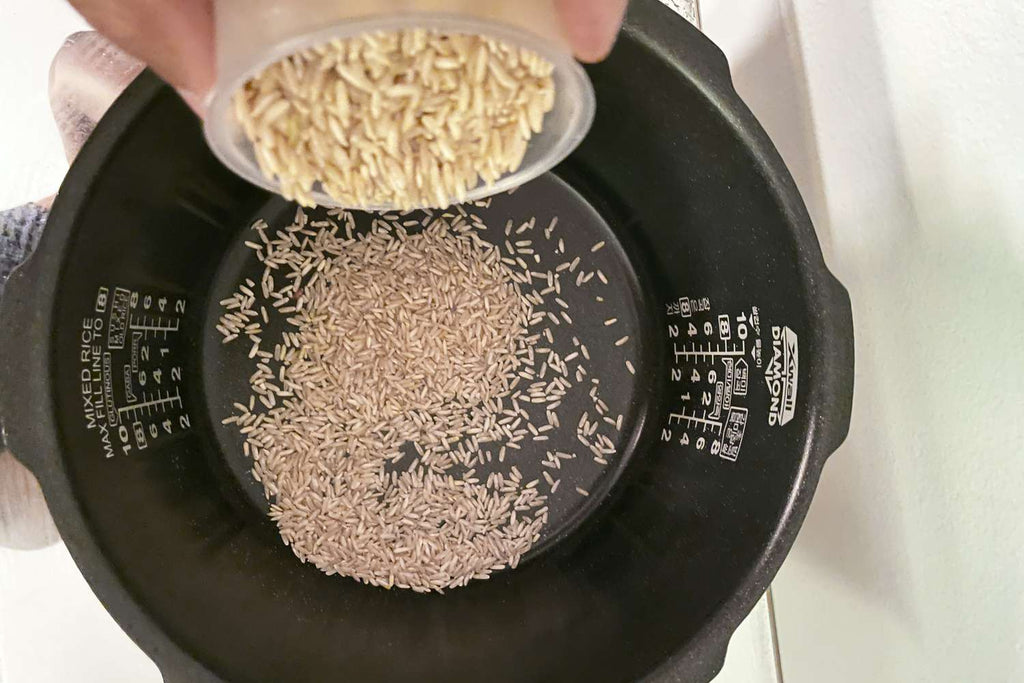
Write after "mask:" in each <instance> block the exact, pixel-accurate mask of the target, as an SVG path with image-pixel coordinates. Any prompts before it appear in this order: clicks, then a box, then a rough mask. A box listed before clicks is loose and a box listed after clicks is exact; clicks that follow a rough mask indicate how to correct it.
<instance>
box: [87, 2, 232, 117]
mask: <svg viewBox="0 0 1024 683" xmlns="http://www.w3.org/2000/svg"><path fill="white" fill-rule="evenodd" d="M70 2H71V4H72V5H73V6H74V7H75V9H77V10H78V11H79V12H81V14H82V16H83V17H85V19H86V20H87V21H88V22H89V23H90V24H92V26H93V27H94V28H95V29H96V30H98V31H99V32H100V33H102V34H103V35H105V36H106V37H107V38H109V39H110V40H111V41H112V42H114V43H116V44H117V45H119V46H120V47H121V48H122V49H123V50H124V51H125V52H127V53H129V54H131V55H133V56H135V57H137V58H139V59H141V60H142V61H144V62H146V63H147V64H149V65H150V66H151V67H152V68H153V70H154V71H156V72H157V73H158V74H160V75H161V76H162V77H163V78H164V79H165V80H167V82H169V83H170V84H171V85H173V86H174V87H176V88H177V89H178V90H179V91H181V93H182V96H183V97H184V98H185V100H186V101H188V102H189V104H190V105H193V108H195V105H196V104H198V102H199V101H201V99H202V97H203V96H204V95H205V94H206V93H207V92H208V91H209V89H210V88H211V87H213V82H214V78H215V77H216V72H215V68H214V61H213V60H214V53H213V6H212V3H211V0H166V1H165V0H70Z"/></svg>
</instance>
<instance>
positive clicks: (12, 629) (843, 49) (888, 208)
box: [0, 0, 1024, 683]
mask: <svg viewBox="0 0 1024 683" xmlns="http://www.w3.org/2000/svg"><path fill="white" fill-rule="evenodd" d="M702 9H703V17H702V18H703V21H704V28H705V30H706V32H707V33H708V34H709V35H710V36H711V37H712V38H713V39H714V40H716V42H718V43H719V44H720V45H721V46H722V47H723V49H724V50H725V52H726V53H727V55H728V56H729V59H730V62H731V64H732V68H733V73H734V79H735V82H736V85H737V89H738V90H739V91H740V93H741V94H742V95H743V96H744V97H745V98H746V100H747V101H748V103H749V104H750V106H751V108H752V109H753V110H754V112H755V113H756V114H757V115H758V117H759V118H760V119H761V121H762V123H763V125H764V126H765V128H766V129H767V130H768V132H769V134H771V135H772V137H773V139H774V140H775V141H776V144H777V145H778V147H779V149H780V151H781V152H782V155H783V157H784V158H785V159H786V161H787V163H788V164H789V166H790V169H791V171H792V172H793V174H794V176H795V178H796V180H797V183H798V185H799V186H800V188H801V191H802V192H803V194H804V197H805V200H806V202H807V204H808V207H809V210H810V212H811V215H812V217H813V218H814V220H815V224H816V226H817V228H818V232H819V235H820V237H821V240H822V244H823V247H824V249H825V251H826V258H827V259H828V260H829V263H830V265H831V266H832V267H833V269H834V270H835V271H836V273H837V275H838V276H839V277H840V279H841V280H843V282H844V283H845V284H846V285H847V287H848V288H849V289H850V291H851V295H852V298H853V304H854V319H855V327H856V334H857V393H856V399H855V407H854V423H853V428H852V430H851V434H850V437H849V439H848V440H847V442H846V444H845V445H844V446H843V447H842V448H841V449H840V451H839V452H838V453H837V454H836V455H835V456H833V458H832V459H831V461H830V462H829V463H828V465H827V466H826V468H825V472H824V475H823V477H822V480H821V483H820V485H819V488H818V492H817V494H816V496H815V500H814V503H813V505H812V508H811V512H810V515H809V516H808V519H807V522H806V524H805V527H804V529H803V531H802V532H801V534H800V536H799V537H798V539H797V543H796V546H795V548H794V550H793V552H792V554H791V556H790V558H789V559H788V560H787V561H786V564H785V565H784V566H783V569H782V571H781V572H780V574H779V576H778V577H777V580H776V582H775V584H774V594H775V595H774V598H775V616H776V622H777V628H778V643H779V650H780V652H781V662H780V667H781V672H782V675H783V678H784V679H785V680H786V681H787V682H788V683H793V682H794V681H795V682H798V683H799V682H806V683H817V682H818V681H823V680H827V681H829V682H830V683H831V682H837V683H843V682H846V681H849V682H851V683H853V682H857V683H860V682H861V681H866V680H872V681H893V682H897V681H898V682H900V683H903V682H905V681H922V682H923V681H928V682H929V683H931V682H933V681H950V682H953V681H963V680H979V681H1016V680H1024V601H1022V598H1021V597H1020V596H1021V591H1020V579H1021V578H1024V577H1022V574H1024V569H1022V568H1024V550H1022V549H1024V524H1022V523H1021V522H1020V505H1019V501H1020V496H1021V493H1020V492H1021V491H1022V490H1024V460H1022V459H1021V458H1020V456H1019V451H1020V444H1021V443H1024V418H1021V417H1020V415H1021V406H1022V405H1024V341H1022V340H1024V296H1022V292H1024V163H1022V161H1021V160H1022V159H1024V133H1022V128H1024V127H1022V126H1021V121H1024V91H1022V89H1021V87H1020V82H1021V74H1024V52H1022V51H1021V49H1020V36H1021V35H1024V5H1021V3H1019V2H1017V1H1016V0H993V1H992V2H988V3H963V2H954V1H953V0H931V1H930V2H925V1H924V0H905V1H902V2H899V3H891V2H884V1H883V0H857V1H855V2H847V3H797V2H795V0H746V1H745V2H739V0H715V1H709V2H705V3H704V4H703V7H702ZM44 17H45V18H44ZM83 27H84V25H83V24H82V23H81V20H80V19H78V18H77V17H76V16H75V15H74V13H73V12H72V11H71V10H70V9H69V8H68V7H67V5H65V4H64V3H59V2H56V1H55V0H42V1H41V2H38V3H27V2H20V3H19V2H6V3H3V4H0V54H3V55H5V56H9V55H13V54H17V55H18V59H17V60H15V59H12V58H9V57H8V58H5V59H0V84H3V86H4V91H5V93H6V96H5V97H4V98H2V99H0V207H7V206H10V205H14V204H17V203H21V202H24V201H27V200H29V199H34V198H38V197H42V196H45V195H47V194H50V193H51V192H52V191H53V190H54V189H55V188H56V186H57V184H58V183H59V181H60V178H61V176H62V175H63V173H64V170H65V164H64V157H63V152H62V151H61V148H60V142H59V140H58V138H57V134H56V131H55V128H54V127H53V123H52V119H51V117H50V113H49V107H48V105H47V99H46V91H45V84H46V74H47V69H48V65H49V61H50V58H51V57H52V55H53V53H54V52H55V51H56V49H57V47H58V46H59V45H60V43H61V41H62V40H63V38H64V36H65V35H67V34H68V33H70V32H72V31H75V30H79V29H81V28H83ZM772 645H773V643H772V639H771V629H770V622H769V613H768V610H767V608H766V605H765V601H764V600H762V602H761V603H760V604H759V605H758V607H757V609H755V611H754V612H753V613H752V615H751V617H750V618H748V620H747V621H746V622H744V624H743V626H741V628H740V630H739V631H738V632H737V634H736V636H735V637H734V638H733V641H732V644H731V646H730V649H729V657H728V659H727V664H726V669H725V671H723V673H722V674H721V676H720V677H719V679H718V680H719V681H724V682H726V683H732V682H740V681H743V682H747V681H752V682H754V683H760V682H762V681H763V682H764V683H769V682H776V683H777V682H778V678H777V676H776V662H775V660H774V652H773V647H772ZM157 680H159V675H158V673H157V671H156V668H155V667H154V666H153V665H152V663H151V662H149V660H148V659H146V657H145V656H144V655H143V654H142V653H141V652H140V651H139V650H138V649H137V648H136V647H135V646H134V645H133V644H132V643H131V641H130V640H129V639H128V638H127V637H126V636H125V635H124V634H123V633H122V632H121V631H120V629H119V628H118V627H117V625H116V624H115V623H114V622H113V621H112V620H111V619H110V617H109V616H108V615H107V614H106V612H105V611H104V610H103V608H102V606H101V605H100V604H99V602H98V601H97V600H96V599H95V598H94V597H93V596H92V593H91V592H90V591H89V590H88V587H87V586H86V584H85V582H84V580H83V579H82V577H81V576H80V574H79V573H78V571H77V570H76V569H75V567H74V564H73V562H72V561H71V559H70V557H69V556H68V554H67V551H66V550H65V549H64V548H63V546H61V545H57V546H53V547H51V548H48V549H46V550H41V551H32V552H19V551H11V550H2V549H0V683H49V682H51V681H52V682H54V683H56V682H58V681H59V682H60V683H65V682H68V681H75V682H79V681H82V682H84V683H89V682H90V681H97V682H98V681H103V682H104V683H106V682H109V681H131V682H133V683H136V682H144V681H157Z"/></svg>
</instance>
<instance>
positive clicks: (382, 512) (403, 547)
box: [216, 207, 633, 592]
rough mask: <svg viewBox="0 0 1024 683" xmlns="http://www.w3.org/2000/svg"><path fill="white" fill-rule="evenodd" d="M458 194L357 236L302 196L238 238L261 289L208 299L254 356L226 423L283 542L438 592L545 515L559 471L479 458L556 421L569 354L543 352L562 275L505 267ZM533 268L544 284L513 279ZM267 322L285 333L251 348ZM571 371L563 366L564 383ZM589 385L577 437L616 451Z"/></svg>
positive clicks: (336, 563) (520, 542)
mask: <svg viewBox="0 0 1024 683" xmlns="http://www.w3.org/2000/svg"><path fill="white" fill-rule="evenodd" d="M458 208H459V209H460V211H458V213H453V212H447V213H445V214H441V215H435V214H433V213H431V212H429V211H427V212H425V213H424V216H425V217H424V218H423V219H422V220H416V221H414V220H411V219H409V218H407V217H406V216H407V214H406V215H404V216H401V217H400V216H398V215H397V214H384V215H382V216H379V217H378V218H375V219H373V221H372V227H371V229H370V230H369V231H363V232H362V233H360V234H357V231H356V230H355V220H354V217H353V214H352V213H350V212H348V211H341V210H332V211H331V212H329V215H330V216H331V219H330V220H325V221H315V222H313V223H309V220H308V217H307V216H306V215H305V213H304V212H303V211H302V210H301V209H300V210H299V211H298V212H297V213H296V217H295V220H294V222H293V223H292V224H291V225H289V226H288V227H286V228H284V229H281V230H278V231H277V233H276V236H275V237H271V236H269V235H268V234H267V231H268V229H269V227H268V226H267V224H266V223H265V222H263V221H257V222H256V223H255V224H254V225H253V230H255V231H256V232H257V233H258V234H259V240H260V241H259V242H258V243H257V242H255V241H252V242H251V243H250V244H247V246H248V247H249V248H250V249H253V250H254V251H255V252H256V255H257V257H258V259H259V261H260V262H261V263H262V265H263V274H262V277H261V278H260V280H261V282H260V286H259V287H257V286H256V284H255V282H254V281H253V280H252V279H246V280H244V281H243V282H242V283H240V284H239V285H238V287H237V289H236V292H235V293H234V295H232V296H230V297H228V298H225V299H223V300H221V301H220V305H221V306H222V308H223V309H224V313H223V315H222V316H221V318H220V320H219V321H218V324H217V325H216V329H217V331H218V332H219V333H220V335H221V336H222V337H223V339H224V341H225V342H229V341H232V340H234V339H236V338H238V336H239V335H240V334H241V335H242V336H245V337H246V339H248V342H247V346H246V355H248V356H249V357H250V358H252V360H251V361H250V362H251V363H253V368H254V372H253V374H252V375H251V377H250V378H249V384H250V387H251V389H252V392H253V394H252V395H251V396H250V397H249V398H248V403H247V404H246V403H244V402H237V403H234V410H235V413H234V414H233V415H231V416H229V417H228V418H225V419H224V420H222V422H223V424H226V425H233V426H234V428H237V429H238V430H239V432H240V433H241V434H242V435H243V437H244V443H243V446H244V448H243V450H244V452H245V455H246V456H248V457H250V458H251V460H252V466H253V476H254V478H255V479H256V480H257V481H258V482H260V483H261V484H262V486H263V488H264V492H265V494H266V496H267V499H268V501H269V502H270V517H271V518H272V519H273V520H274V521H275V522H276V523H277V525H278V529H279V531H280V534H281V537H282V539H283V540H284V542H285V543H286V544H288V545H289V546H290V547H291V549H292V551H293V552H294V553H295V554H296V555H297V556H298V557H299V558H300V559H302V560H303V561H307V562H310V563H312V564H314V565H315V566H317V567H318V568H319V569H321V570H322V571H324V572H326V573H328V574H341V575H344V576H349V577H353V578H355V579H357V580H359V581H362V582H365V583H369V584H372V585H377V586H384V587H388V588H390V587H399V588H409V589H412V590H414V591H418V592H426V591H444V590H446V589H449V588H453V587H456V586H462V585H465V584H466V583H467V582H469V581H470V580H472V579H486V578H488V577H489V576H490V575H491V573H492V572H494V571H498V570H500V569H503V568H505V567H513V568H514V567H516V566H517V565H518V563H519V561H520V558H521V557H522V556H523V554H524V553H526V552H527V551H529V549H530V548H531V547H533V545H534V544H535V543H537V541H538V540H539V539H540V536H541V532H542V530H543V529H544V527H545V525H546V524H547V521H548V509H549V508H548V497H549V496H551V495H553V494H555V492H556V490H557V489H558V483H559V480H558V479H556V478H554V477H553V476H552V475H551V474H550V473H548V472H547V471H545V472H543V479H540V478H539V475H538V478H537V479H534V480H532V481H530V482H524V478H523V475H522V473H521V472H520V470H519V469H518V467H516V466H515V465H514V464H512V463H509V464H508V465H505V467H508V469H507V470H505V472H504V473H503V472H500V471H490V472H489V474H487V475H486V476H484V475H482V474H480V475H478V474H477V468H478V467H479V466H480V465H483V464H485V463H487V464H490V463H505V462H506V456H508V458H509V459H510V460H512V461H515V460H516V459H518V458H522V457H524V456H523V455H520V448H521V442H523V441H524V440H529V441H533V442H544V441H547V440H548V438H549V437H548V434H549V433H551V434H553V433H555V432H554V430H556V429H558V428H559V427H560V424H561V421H560V419H559V415H558V410H559V409H560V407H561V406H562V403H563V398H564V397H565V396H566V392H567V391H569V390H570V389H571V388H572V387H573V383H572V382H571V381H570V379H569V378H570V369H569V367H568V362H569V361H570V360H576V361H577V362H578V360H579V359H578V353H577V352H572V353H570V354H568V355H566V356H565V358H563V357H562V356H561V355H560V354H559V353H558V352H556V351H555V350H554V348H552V346H553V341H552V340H553V339H554V337H553V335H552V332H551V330H552V329H553V328H552V327H549V326H547V323H548V322H552V324H554V325H557V324H559V323H560V320H559V318H558V317H556V316H553V315H552V316H551V319H550V320H549V317H548V316H549V315H550V314H551V310H550V308H552V307H553V308H554V309H555V310H558V311H560V312H563V313H564V311H565V309H566V308H567V307H568V306H567V302H565V301H564V300H561V299H558V301H557V302H556V301H555V299H557V296H556V294H557V290H556V288H555V287H553V286H552V284H551V283H555V284H557V282H558V280H557V277H558V276H557V274H555V273H553V272H551V271H548V272H536V273H531V272H530V271H528V270H526V269H525V268H523V269H522V270H520V268H521V267H520V266H516V265H514V264H515V263H516V261H515V259H513V258H512V257H514V256H515V255H516V254H517V253H519V252H520V251H521V250H522V249H523V248H530V246H531V245H530V244H528V242H529V240H525V239H522V240H519V241H518V242H516V243H514V244H513V243H511V241H510V243H506V245H505V246H506V250H507V254H503V252H502V251H501V248H500V247H498V246H495V245H492V244H490V243H489V242H486V241H484V240H483V239H481V238H480V236H479V234H477V233H478V231H480V230H486V229H487V227H486V225H484V224H483V222H482V221H481V219H479V218H478V217H476V216H467V215H466V213H465V211H464V210H462V207H458ZM467 219H468V221H469V222H467ZM534 224H535V221H534V220H530V221H527V222H525V223H523V224H522V225H521V226H520V227H521V228H522V229H523V231H525V230H529V229H531V228H532V226H533V225H534ZM551 225H554V221H552V224H551ZM506 232H508V229H506ZM517 232H519V231H517ZM548 239H551V238H550V236H548ZM251 245H255V246H251ZM510 260H511V261H512V263H511V264H510V263H509V261H510ZM577 260H578V259H577ZM533 281H536V282H539V283H541V284H542V285H544V284H546V285H547V287H545V288H544V289H539V290H538V289H527V288H525V287H524V288H521V286H520V284H521V283H522V284H524V285H525V284H528V283H530V282H533ZM257 290H258V291H257ZM545 297H548V298H545ZM549 299H550V301H549ZM275 317H279V318H281V319H282V320H283V322H284V323H286V328H287V329H286V330H285V331H283V332H281V333H280V340H279V341H278V342H276V343H272V342H265V341H264V339H263V335H264V334H265V333H264V324H266V323H268V320H270V321H271V322H273V321H274V320H275ZM571 325H572V322H571V318H569V317H568V316H566V319H565V324H563V326H562V327H563V328H565V327H571ZM272 326H273V325H267V327H268V328H270V327H272ZM563 333H565V332H563ZM567 334H570V335H571V331H569V332H567ZM572 341H573V345H574V346H575V347H577V348H579V349H580V352H581V353H582V354H583V355H584V356H588V353H587V350H586V345H585V344H583V343H582V342H581V341H580V340H579V339H578V338H577V337H572ZM265 344H266V345H267V346H268V348H269V346H270V344H272V351H271V350H268V349H265V348H264V345H265ZM545 344H549V345H551V346H545ZM272 366H274V367H272ZM626 366H627V368H629V370H630V372H632V371H633V370H632V367H631V364H630V363H629V361H626ZM586 374H587V373H586V370H585V368H584V366H582V365H576V367H575V376H576V379H577V382H579V381H580V380H581V379H582V377H583V376H585V375H586ZM599 383H600V382H599V380H598V379H597V378H596V377H595V378H592V383H591V386H590V388H589V403H590V405H591V406H592V408H591V409H592V410H594V411H596V412H597V414H598V415H599V416H601V417H603V419H601V417H599V418H595V419H594V420H591V419H590V417H589V415H590V413H589V412H584V413H583V415H582V416H581V417H580V419H579V422H578V427H577V429H576V437H577V439H578V440H579V441H580V442H581V443H582V444H583V445H584V446H585V447H586V448H587V449H588V450H589V451H590V452H591V454H592V461H593V462H594V463H596V464H597V465H600V466H602V467H603V466H605V465H607V464H608V462H609V458H610V457H611V456H613V455H615V453H616V448H615V445H614V442H613V441H612V439H611V438H610V437H609V436H608V434H607V433H603V432H601V431H598V429H599V428H600V429H608V428H609V427H608V426H610V428H611V430H612V431H611V432H609V433H614V432H618V431H619V430H621V427H622V419H621V416H620V417H619V418H617V419H614V420H613V419H611V418H610V417H608V416H607V413H608V406H607V405H606V404H605V402H604V401H603V400H602V399H601V398H600V394H599V392H598V385H599ZM580 391H581V392H586V391H587V389H586V388H584V387H580ZM525 404H533V405H536V404H539V405H540V407H541V408H542V410H541V412H540V415H541V417H539V418H535V417H531V416H530V414H529V413H528V412H527V411H526V410H524V408H523V406H524V405H525ZM537 419H539V420H540V422H537V423H536V424H534V423H533V422H531V420H537ZM567 424H568V421H567ZM569 433H570V434H571V433H572V432H569ZM535 448H536V447H535ZM495 455H496V456H497V457H495ZM563 459H565V460H575V459H576V455H575V454H572V453H563V452H551V451H549V452H548V454H547V458H546V459H545V460H544V462H543V463H542V464H543V466H544V467H548V468H552V469H561V468H562V465H561V462H562V460H563ZM539 461H540V459H539V457H538V462H539ZM520 462H522V461H520ZM488 469H489V470H490V468H488ZM481 480H483V481H481ZM539 481H544V482H545V483H546V484H547V486H546V487H544V488H545V489H546V490H547V493H543V492H542V491H541V487H539V486H538V485H537V484H538V482H539ZM576 491H577V493H578V494H579V495H581V496H586V495H587V492H586V491H585V490H584V489H581V488H577V489H576Z"/></svg>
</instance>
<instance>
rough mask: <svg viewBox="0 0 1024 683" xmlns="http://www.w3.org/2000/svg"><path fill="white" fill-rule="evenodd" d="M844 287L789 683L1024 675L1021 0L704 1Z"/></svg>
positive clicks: (788, 580)
mask: <svg viewBox="0 0 1024 683" xmlns="http://www.w3.org/2000/svg"><path fill="white" fill-rule="evenodd" d="M702 9H703V16H704V19H705V30H706V31H707V32H708V34H709V35H710V36H711V37H712V38H714V39H716V40H717V41H718V42H719V43H720V44H722V46H723V47H724V48H725V50H726V52H727V53H728V55H729V57H730V60H731V62H732V64H733V68H734V72H735V75H736V82H737V87H738V89H739V90H740V92H741V94H743V95H744V96H745V97H746V98H747V99H748V101H749V103H750V104H751V107H752V109H753V110H754V111H755V113H756V114H758V115H759V116H760V117H761V119H762V121H763V122H764V124H765V127H766V128H767V129H768V131H769V133H770V134H772V136H773V137H774V138H775V139H776V142H777V144H778V145H779V147H780V149H781V151H782V153H783V156H784V157H786V159H787V162H788V163H789V164H790V166H791V168H792V169H793V171H794V175H795V176H796V178H797V181H798V184H799V185H800V186H801V189H802V191H803V192H804V194H805V197H806V199H807V203H808V205H809V208H810V210H811V213H812V216H813V217H814V219H815V222H816V225H817V226H818V230H819V233H820V235H821V237H822V241H823V243H824V245H825V247H826V256H827V258H828V260H829V262H830V264H832V266H833V267H834V270H835V271H836V273H837V274H838V275H839V277H840V278H841V279H842V280H843V281H844V282H845V283H846V285H847V287H848V288H849V289H850V292H851V295H852V297H853V304H854V320H855V327H856V337H857V378H856V381H857V384H856V390H855V392H856V393H855V406H854V420H853V427H852V431H851V434H850V437H849V439H848V440H847V442H846V444H845V445H844V446H843V448H842V449H841V450H840V451H839V452H838V453H837V454H836V455H835V456H834V457H833V458H832V460H831V461H830V462H829V464H828V465H827V467H826V469H825V473H824V476H823V478H822V481H821V484H820V486H819V489H818V492H817V495H816V497H815V500H814V504H813V505H812V508H811V512H810V515H809V517H808V519H807V523H806V525H805V527H804V529H803V531H802V533H801V535H800V536H799V538H798V540H797V543H796V546H795V549H794V551H793V553H792V555H791V556H790V558H789V559H788V560H787V562H786V564H785V566H784V567H783V569H782V571H781V573H780V575H779V577H778V579H777V580H776V582H775V585H774V592H775V606H776V610H777V612H776V617H777V623H778V630H779V642H780V648H781V653H782V673H783V675H784V678H785V680H786V681H787V683H793V682H798V683H799V682H801V681H807V682H812V681H814V682H817V681H823V680H828V681H830V682H831V681H837V682H840V681H858V682H860V681H899V682H900V683H904V682H910V681H929V682H938V681H1019V680H1024V599H1022V597H1021V595H1022V592H1021V582H1022V580H1024V550H1022V548H1024V523H1022V521H1021V520H1022V518H1024V515H1022V511H1021V504H1020V503H1021V501H1022V500H1024V494H1022V491H1024V454H1022V452H1021V451H1022V444H1024V3H1021V2H1020V0H989V1H987V2H967V1H963V0H931V1H929V2H926V1H925V0H898V1H896V2H894V1H893V0H842V1H840V0H836V1H832V2H822V1H817V2H813V1H809V0H744V1H742V2H741V1H740V0H705V1H704V2H703V3H702Z"/></svg>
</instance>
